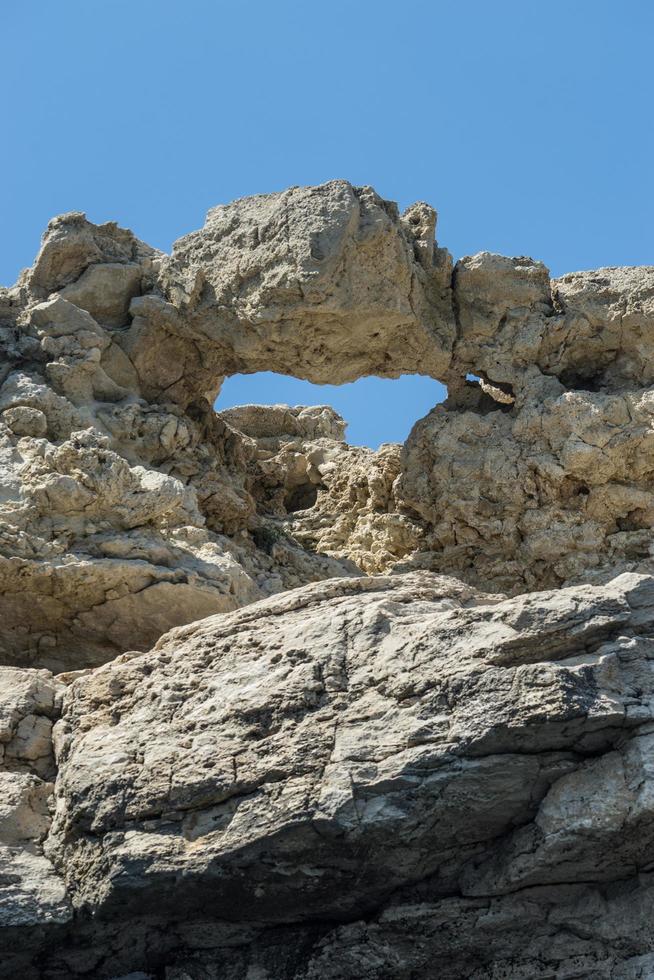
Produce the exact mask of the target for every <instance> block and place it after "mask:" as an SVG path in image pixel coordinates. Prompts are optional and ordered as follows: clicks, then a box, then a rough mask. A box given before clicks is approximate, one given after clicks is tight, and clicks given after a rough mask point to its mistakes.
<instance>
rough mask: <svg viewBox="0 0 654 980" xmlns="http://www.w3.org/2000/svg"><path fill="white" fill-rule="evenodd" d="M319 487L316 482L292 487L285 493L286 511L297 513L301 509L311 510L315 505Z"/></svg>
mask: <svg viewBox="0 0 654 980" xmlns="http://www.w3.org/2000/svg"><path fill="white" fill-rule="evenodd" d="M319 489H320V488H319V486H318V485H317V484H315V483H303V484H301V485H300V486H298V487H292V488H291V489H290V490H288V491H287V492H286V493H285V494H284V507H285V508H286V512H287V513H288V514H295V513H297V511H299V510H310V509H311V508H312V507H315V504H316V501H317V500H318V490H319Z"/></svg>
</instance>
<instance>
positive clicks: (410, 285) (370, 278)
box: [161, 180, 455, 384]
mask: <svg viewBox="0 0 654 980" xmlns="http://www.w3.org/2000/svg"><path fill="white" fill-rule="evenodd" d="M423 212H424V213H423ZM435 223H436V222H435V213H434V212H433V211H432V210H431V209H430V208H428V207H427V206H426V205H423V206H422V211H421V210H420V208H417V209H416V207H415V206H414V210H413V211H409V212H407V214H406V215H405V216H404V218H402V219H401V218H400V215H399V213H398V211H397V208H396V207H395V205H394V204H392V203H390V202H388V201H384V200H382V198H380V197H379V196H378V195H377V194H376V193H375V192H374V191H373V190H372V188H369V187H364V188H354V187H352V186H351V185H350V184H348V183H347V182H346V181H338V180H335V181H330V182H329V183H327V184H322V185H320V186H319V187H311V188H298V187H294V188H291V189H290V190H288V191H284V192H282V193H280V194H266V195H260V196H258V197H253V198H244V199H242V200H240V201H235V202H234V203H232V204H229V205H226V206H222V207H218V208H214V209H213V210H211V211H210V212H209V214H208V216H207V223H206V225H205V227H204V228H203V229H202V230H201V231H199V232H195V233H193V234H191V235H187V236H186V237H185V238H182V239H180V241H178V242H177V243H176V244H175V246H174V247H173V252H172V255H171V257H170V259H169V260H168V261H166V262H165V263H164V265H163V268H162V273H161V281H162V283H163V286H164V290H165V293H166V296H167V297H168V298H169V299H170V301H171V302H172V303H173V305H174V306H175V307H176V308H178V309H181V310H182V312H183V313H184V315H185V317H186V319H187V321H188V323H189V325H190V327H191V329H192V330H193V332H194V333H197V334H199V335H200V336H201V337H204V338H208V339H209V340H210V341H211V342H212V344H213V345H215V346H216V347H219V348H220V351H221V361H222V363H223V365H224V368H225V372H226V373H230V374H231V373H234V372H238V371H246V372H252V371H258V370H268V371H270V370H273V371H280V372H282V373H286V374H288V373H292V374H295V375H296V376H298V377H303V378H307V379H308V380H310V381H317V382H319V383H327V382H329V383H331V384H334V383H336V384H338V383H342V382H344V381H352V380H354V379H355V378H358V377H361V375H363V374H379V375H382V376H386V377H397V376H398V375H399V374H402V373H405V372H416V371H417V372H420V373H423V374H429V373H434V374H436V375H439V374H440V375H442V374H443V373H444V372H445V371H446V370H447V367H448V364H449V361H450V356H451V347H452V342H453V339H454V335H455V325H454V316H453V313H452V305H451V300H450V260H449V256H448V255H447V254H446V253H444V252H443V251H439V250H435V248H434V229H435ZM205 343H206V341H205Z"/></svg>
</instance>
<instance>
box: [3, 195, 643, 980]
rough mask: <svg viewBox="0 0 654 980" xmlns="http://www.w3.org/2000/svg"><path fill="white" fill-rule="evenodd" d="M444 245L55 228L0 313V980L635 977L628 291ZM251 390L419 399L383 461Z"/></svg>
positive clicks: (636, 309) (310, 225)
mask: <svg viewBox="0 0 654 980" xmlns="http://www.w3.org/2000/svg"><path fill="white" fill-rule="evenodd" d="M435 227H436V213H435V212H434V211H433V209H432V208H430V207H429V206H428V205H426V204H422V203H418V204H415V205H412V206H411V207H410V208H408V209H407V210H406V211H405V212H404V214H402V215H400V214H399V212H398V210H397V208H396V207H395V205H393V204H392V203H390V202H387V201H384V200H382V199H381V198H380V197H378V195H376V194H375V192H374V191H372V190H371V189H370V188H354V187H352V186H350V185H349V184H348V183H347V182H345V181H332V182H330V183H328V184H325V185H322V186H320V187H317V188H292V189H290V190H289V191H285V192H283V193H280V194H270V195H262V196H259V197H255V198H246V199H243V200H240V201H235V202H233V203H232V204H229V205H225V206H221V207H219V208H215V209H213V210H212V211H211V212H209V215H208V217H207V222H206V224H205V227H204V228H203V229H202V230H201V231H198V232H195V233H193V234H191V235H188V236H186V237H185V238H183V239H181V240H180V241H179V242H177V243H176V245H175V246H174V248H173V252H172V255H171V256H169V257H167V256H163V255H161V254H160V253H157V252H156V251H154V250H153V249H150V248H149V247H148V246H146V245H144V244H143V243H141V242H139V241H138V240H137V239H136V238H135V237H134V236H133V235H132V233H131V232H129V231H127V230H124V229H120V228H118V227H117V226H116V225H114V224H111V223H110V224H106V225H100V226H96V225H93V224H92V223H90V222H88V221H87V220H86V218H85V217H84V216H83V215H81V214H77V213H75V214H71V215H64V216H62V217H60V218H57V219H54V221H53V222H51V223H50V225H49V226H48V230H47V232H46V235H45V236H44V241H43V246H42V249H41V251H40V253H39V256H38V257H37V260H36V262H35V265H34V267H33V268H32V269H31V270H28V271H27V272H26V273H24V274H23V275H22V276H21V278H20V280H19V282H18V284H17V285H16V286H15V287H12V288H11V289H1V290H0V353H1V355H2V356H1V357H0V474H1V482H0V657H1V662H2V663H3V664H4V665H5V666H0V937H1V939H0V947H1V948H2V950H3V955H2V957H0V976H1V977H3V978H4V977H7V978H9V977H12V978H13V977H15V976H23V977H25V978H26V980H32V978H33V980H64V978H69V977H83V976H86V977H90V976H93V977H98V978H100V980H102V978H105V980H109V978H112V977H113V978H114V980H115V978H118V977H123V978H125V977H130V976H131V977H134V978H135V980H136V978H137V977H138V978H139V980H150V978H152V980H154V978H163V977H165V978H166V980H189V978H190V980H255V978H256V980H318V978H319V977H320V978H327V980H329V978H331V980H349V978H362V980H386V978H391V977H392V978H398V980H414V978H415V977H418V976H420V977H436V976H438V977H439V980H443V978H449V980H464V978H465V980H499V978H500V977H509V976H510V977H512V978H513V977H515V978H518V980H520V978H522V980H528V978H541V980H551V978H553V977H569V978H572V977H589V978H596V977H597V978H606V980H627V978H632V980H636V978H643V980H644V978H648V977H650V976H652V975H654V943H653V941H652V929H651V918H652V912H653V910H654V902H653V899H652V896H653V895H654V889H653V888H652V880H651V873H652V868H653V867H654V864H653V860H654V859H653V857H652V854H653V851H654V831H653V829H652V828H654V795H653V793H652V785H654V775H653V773H652V762H651V757H652V751H653V749H654V744H652V740H653V739H654V677H653V674H652V670H653V669H654V668H653V666H652V665H653V664H654V578H653V577H652V575H651V573H652V572H653V571H654V564H653V556H654V548H653V543H654V542H653V536H652V527H653V525H654V497H653V496H652V483H653V475H654V441H653V439H654V436H653V433H654V425H653V421H652V419H653V417H654V415H653V412H654V410H653V407H652V406H653V405H654V399H653V398H652V391H654V387H652V386H653V385H654V374H653V373H652V371H653V369H652V364H653V363H654V358H653V356H652V354H653V353H654V351H653V349H652V347H653V340H652V338H653V337H654V329H653V328H654V299H653V297H654V285H653V284H654V269H653V268H651V267H644V268H640V269H600V270H597V271H595V272H583V273H573V274H570V275H567V276H563V277H562V278H560V279H557V280H550V278H549V273H548V271H547V269H546V268H545V267H544V266H543V265H542V264H541V263H539V262H536V261H534V260H532V259H529V258H525V257H519V258H505V257H502V256H496V255H491V254H490V253H480V254H479V255H476V256H472V257H465V258H463V259H461V260H460V261H459V262H458V263H457V264H456V266H455V268H454V270H452V268H451V260H450V257H449V255H448V253H447V252H446V251H445V250H444V249H441V248H439V247H438V246H437V244H436V242H435V240H434V234H435ZM258 370H276V371H281V372H284V373H287V374H292V375H295V376H296V377H301V378H309V379H311V380H314V381H318V382H332V383H338V382H341V381H346V380H352V379H354V378H357V377H361V376H363V375H366V374H377V375H380V376H384V377H396V376H398V375H399V374H401V373H406V372H410V373H423V374H429V375H431V376H433V377H436V378H439V379H440V380H441V381H443V382H445V383H447V385H448V389H449V394H448V399H447V401H446V402H445V403H444V404H443V405H442V406H437V407H436V408H434V409H433V410H432V411H431V412H430V413H429V414H428V415H427V416H426V417H425V418H424V419H422V420H419V421H417V423H416V425H415V426H414V429H413V431H412V433H411V435H410V437H409V439H408V440H407V443H406V445H405V446H404V447H401V446H398V445H394V444H387V445H383V446H382V447H381V448H380V449H379V450H377V451H376V452H373V451H372V450H370V449H367V448H365V447H356V446H350V445H348V444H347V442H346V441H345V436H344V433H345V422H344V420H343V419H341V418H340V416H338V415H337V414H336V413H335V412H334V411H333V410H332V409H330V408H329V407H327V406H315V407H303V406H296V407H294V408H291V407H289V406H283V405H276V406H257V405H249V406H241V407H239V408H235V409H228V410H225V411H222V412H218V413H216V412H214V411H213V407H212V403H213V401H214V398H215V396H216V394H217V393H218V391H219V389H220V385H221V383H222V379H223V378H224V377H225V376H226V375H229V374H231V373H234V372H236V371H239V372H245V373H252V372H255V371H258ZM473 379H477V380H473ZM389 571H392V572H393V574H392V575H387V574H386V573H388V572H389ZM434 572H435V573H438V574H433V573H434ZM619 573H621V574H619ZM369 575H370V576H372V577H367V576H369ZM446 575H447V576H455V577H449V578H447V577H445V576H446ZM309 583H313V584H309ZM543 589H546V590H549V591H540V590H543ZM289 590H291V591H289ZM477 590H479V591H477ZM507 595H508V596H509V597H507ZM264 597H268V598H264ZM257 600H259V601H257ZM253 603H254V604H253ZM240 607H247V608H240ZM202 617H209V618H205V619H203V618H202ZM174 627H177V628H174ZM171 628H174V629H173V630H172V632H169V631H170V630H171ZM153 645H154V648H153V649H151V650H150V652H146V651H148V650H149V648H151V647H153ZM44 668H47V669H44ZM49 671H54V672H61V673H60V675H59V676H58V677H53V676H52V674H51V673H50V672H49Z"/></svg>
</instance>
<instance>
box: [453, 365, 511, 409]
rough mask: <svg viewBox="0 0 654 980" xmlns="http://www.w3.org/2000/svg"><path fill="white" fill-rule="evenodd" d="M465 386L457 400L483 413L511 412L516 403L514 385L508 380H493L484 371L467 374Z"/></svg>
mask: <svg viewBox="0 0 654 980" xmlns="http://www.w3.org/2000/svg"><path fill="white" fill-rule="evenodd" d="M465 382H466V383H465V387H464V389H463V390H462V391H461V392H459V393H458V399H457V401H458V402H460V403H461V405H462V406H463V405H464V404H465V406H466V407H467V408H471V409H473V410H474V411H476V412H479V413H480V414H481V415H487V414H488V413H490V412H511V411H512V410H513V407H514V405H515V395H514V392H513V385H511V384H509V383H508V382H507V381H494V380H493V381H491V380H490V379H489V377H488V375H486V374H485V373H484V372H483V371H480V372H479V374H478V375H477V374H466V377H465Z"/></svg>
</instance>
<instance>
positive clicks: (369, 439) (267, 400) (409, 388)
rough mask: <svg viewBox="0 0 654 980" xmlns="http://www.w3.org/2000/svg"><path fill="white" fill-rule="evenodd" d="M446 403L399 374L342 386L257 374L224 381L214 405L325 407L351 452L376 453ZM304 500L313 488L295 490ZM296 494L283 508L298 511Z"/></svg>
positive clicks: (430, 382)
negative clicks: (340, 424)
mask: <svg viewBox="0 0 654 980" xmlns="http://www.w3.org/2000/svg"><path fill="white" fill-rule="evenodd" d="M446 398H447V388H446V387H445V385H443V384H441V383H440V382H439V381H436V380H435V379H434V378H428V377H424V376H423V375H409V374H403V375H401V376H400V377H399V378H377V377H366V378H359V380H358V381H352V382H350V383H348V384H342V385H318V384H312V383H311V382H310V381H300V380H299V379H298V378H292V377H288V376H286V375H282V374H275V373H273V372H272V371H261V372H259V373H258V374H235V375H233V376H232V377H231V378H227V379H226V380H225V382H224V384H223V386H222V388H221V390H220V393H219V395H218V397H217V399H216V401H215V405H214V407H215V408H216V410H217V411H222V410H224V409H227V408H235V407H237V406H242V405H330V406H331V407H332V408H333V409H335V410H336V411H337V412H338V414H339V415H342V416H343V418H344V419H345V421H346V422H347V423H348V426H347V435H346V438H347V441H348V442H349V443H350V444H351V445H353V446H369V447H370V448H371V449H378V448H379V446H380V445H381V444H382V443H384V442H404V441H405V440H406V438H407V436H408V435H409V432H410V431H411V429H412V427H413V425H414V423H415V422H417V421H418V419H421V418H422V417H423V416H424V415H426V414H427V413H428V412H429V411H431V409H432V408H433V407H434V405H437V404H438V403H439V402H442V401H444V400H445V399H446ZM300 489H301V490H302V492H304V493H306V499H307V500H308V499H309V497H310V495H311V492H313V489H314V488H311V487H306V488H305V487H302V488H298V491H299V490H300ZM301 496H302V495H301V494H299V496H298V498H297V499H293V500H291V501H289V503H290V505H291V506H289V505H288V503H287V509H288V510H302V509H305V508H306V507H311V506H313V503H315V497H314V500H313V503H301V499H300V498H301Z"/></svg>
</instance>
